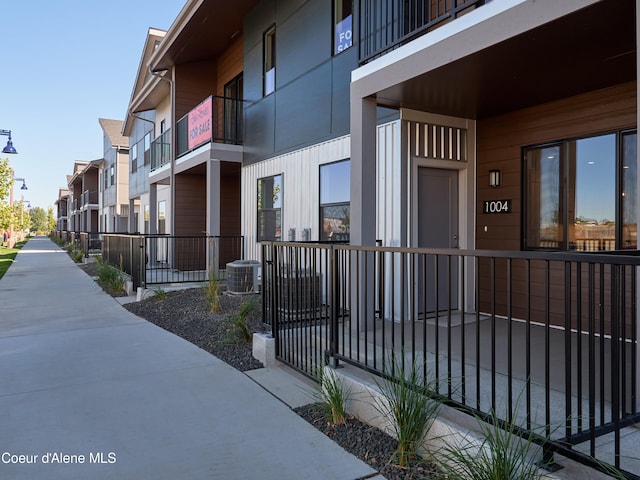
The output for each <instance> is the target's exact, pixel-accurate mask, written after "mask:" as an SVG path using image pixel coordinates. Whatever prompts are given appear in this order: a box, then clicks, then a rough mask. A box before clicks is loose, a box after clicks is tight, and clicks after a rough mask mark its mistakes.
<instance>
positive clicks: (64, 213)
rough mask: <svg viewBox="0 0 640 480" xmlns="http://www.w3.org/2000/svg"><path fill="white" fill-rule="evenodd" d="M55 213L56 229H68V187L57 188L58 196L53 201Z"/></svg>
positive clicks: (62, 230) (59, 230)
mask: <svg viewBox="0 0 640 480" xmlns="http://www.w3.org/2000/svg"><path fill="white" fill-rule="evenodd" d="M54 204H55V215H56V231H58V232H67V231H68V230H69V216H68V212H69V189H68V188H59V189H58V198H57V199H56V201H55V202H54Z"/></svg>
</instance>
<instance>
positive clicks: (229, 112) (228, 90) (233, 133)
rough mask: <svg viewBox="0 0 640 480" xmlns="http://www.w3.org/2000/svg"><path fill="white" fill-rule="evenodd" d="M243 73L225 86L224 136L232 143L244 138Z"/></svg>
mask: <svg viewBox="0 0 640 480" xmlns="http://www.w3.org/2000/svg"><path fill="white" fill-rule="evenodd" d="M242 90H243V80H242V74H240V75H238V76H237V77H236V78H234V79H233V80H231V81H230V82H229V83H227V84H226V85H225V86H224V97H225V98H224V138H225V141H227V142H230V143H239V142H240V141H241V140H242V136H243V135H242V122H243V118H242V115H243V111H242Z"/></svg>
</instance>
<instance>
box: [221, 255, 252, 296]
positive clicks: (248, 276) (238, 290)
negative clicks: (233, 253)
mask: <svg viewBox="0 0 640 480" xmlns="http://www.w3.org/2000/svg"><path fill="white" fill-rule="evenodd" d="M259 290H260V262H259V261H257V260H236V261H234V262H231V263H227V292H229V293H234V294H245V293H258V291H259Z"/></svg>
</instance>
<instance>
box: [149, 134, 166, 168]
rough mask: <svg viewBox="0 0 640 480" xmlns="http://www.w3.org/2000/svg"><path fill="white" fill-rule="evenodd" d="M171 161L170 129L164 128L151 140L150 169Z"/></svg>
mask: <svg viewBox="0 0 640 480" xmlns="http://www.w3.org/2000/svg"><path fill="white" fill-rule="evenodd" d="M170 161H171V129H169V130H166V131H165V132H163V133H162V134H160V136H158V137H157V138H156V139H155V140H153V141H152V142H151V171H153V170H157V169H158V168H160V167H162V166H164V165H167V164H168V163H169V162H170Z"/></svg>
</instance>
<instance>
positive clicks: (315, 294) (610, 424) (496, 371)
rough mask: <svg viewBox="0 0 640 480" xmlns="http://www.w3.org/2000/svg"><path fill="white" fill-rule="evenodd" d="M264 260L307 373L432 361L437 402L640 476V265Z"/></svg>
mask: <svg viewBox="0 0 640 480" xmlns="http://www.w3.org/2000/svg"><path fill="white" fill-rule="evenodd" d="M262 258H263V266H262V268H263V270H262V271H263V283H264V293H263V318H265V319H266V321H267V322H269V323H270V324H271V326H272V330H273V335H274V338H275V340H276V353H277V355H278V357H279V359H280V360H282V361H284V362H286V363H288V364H290V365H291V366H293V367H294V368H297V369H299V370H300V371H302V372H304V373H307V374H309V375H311V374H312V373H313V371H314V369H315V368H316V367H317V366H319V365H322V364H324V363H325V362H326V361H327V359H332V360H333V361H334V362H347V363H349V364H352V365H355V366H357V367H359V368H362V369H365V370H367V371H369V372H372V373H374V374H377V375H388V374H389V368H390V366H391V365H392V364H394V362H397V361H398V360H401V361H403V362H406V363H407V364H412V365H419V366H420V368H421V369H422V378H423V379H424V381H425V384H426V383H427V382H428V383H429V385H430V386H431V387H433V388H434V391H433V394H434V396H436V397H438V398H440V399H442V400H443V401H444V402H445V403H448V404H451V405H454V406H456V407H457V408H460V409H462V410H463V411H466V412H468V413H471V414H474V415H480V416H488V415H489V413H490V412H496V413H497V414H498V415H499V416H500V417H501V419H502V420H503V421H508V422H514V423H515V424H516V425H518V427H519V428H520V429H521V430H520V432H521V433H524V432H535V434H536V437H535V438H536V441H537V442H539V443H540V444H542V445H544V448H545V452H547V456H549V455H551V453H552V452H554V451H555V452H559V453H561V454H562V455H565V456H567V457H570V458H573V459H575V460H579V461H581V462H583V463H585V464H588V465H590V466H593V467H596V468H602V465H603V464H604V463H609V464H612V465H615V466H616V467H617V468H621V469H623V470H626V471H628V472H634V471H635V472H637V471H640V464H638V463H637V462H638V459H636V460H635V462H636V463H633V461H632V460H628V459H629V458H633V457H637V453H636V452H637V447H636V446H635V445H631V446H629V445H628V444H627V443H626V442H625V441H624V439H625V435H626V432H627V431H626V428H627V427H629V426H631V425H632V424H634V423H637V422H638V421H640V412H639V411H638V401H637V390H638V385H637V379H638V371H637V363H638V357H637V348H638V345H637V320H636V316H637V306H636V297H637V268H638V266H639V265H640V257H633V256H626V255H602V254H589V253H542V252H505V251H461V250H426V249H406V248H386V247H352V246H334V245H308V244H295V243H275V242H274V243H264V244H263V246H262ZM390 359H394V361H393V362H392V361H390ZM606 442H610V444H611V455H610V456H608V451H607V448H605V447H602V445H603V444H604V443H606ZM596 459H597V460H596ZM629 462H632V463H629ZM629 478H638V477H635V476H634V475H632V474H629Z"/></svg>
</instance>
